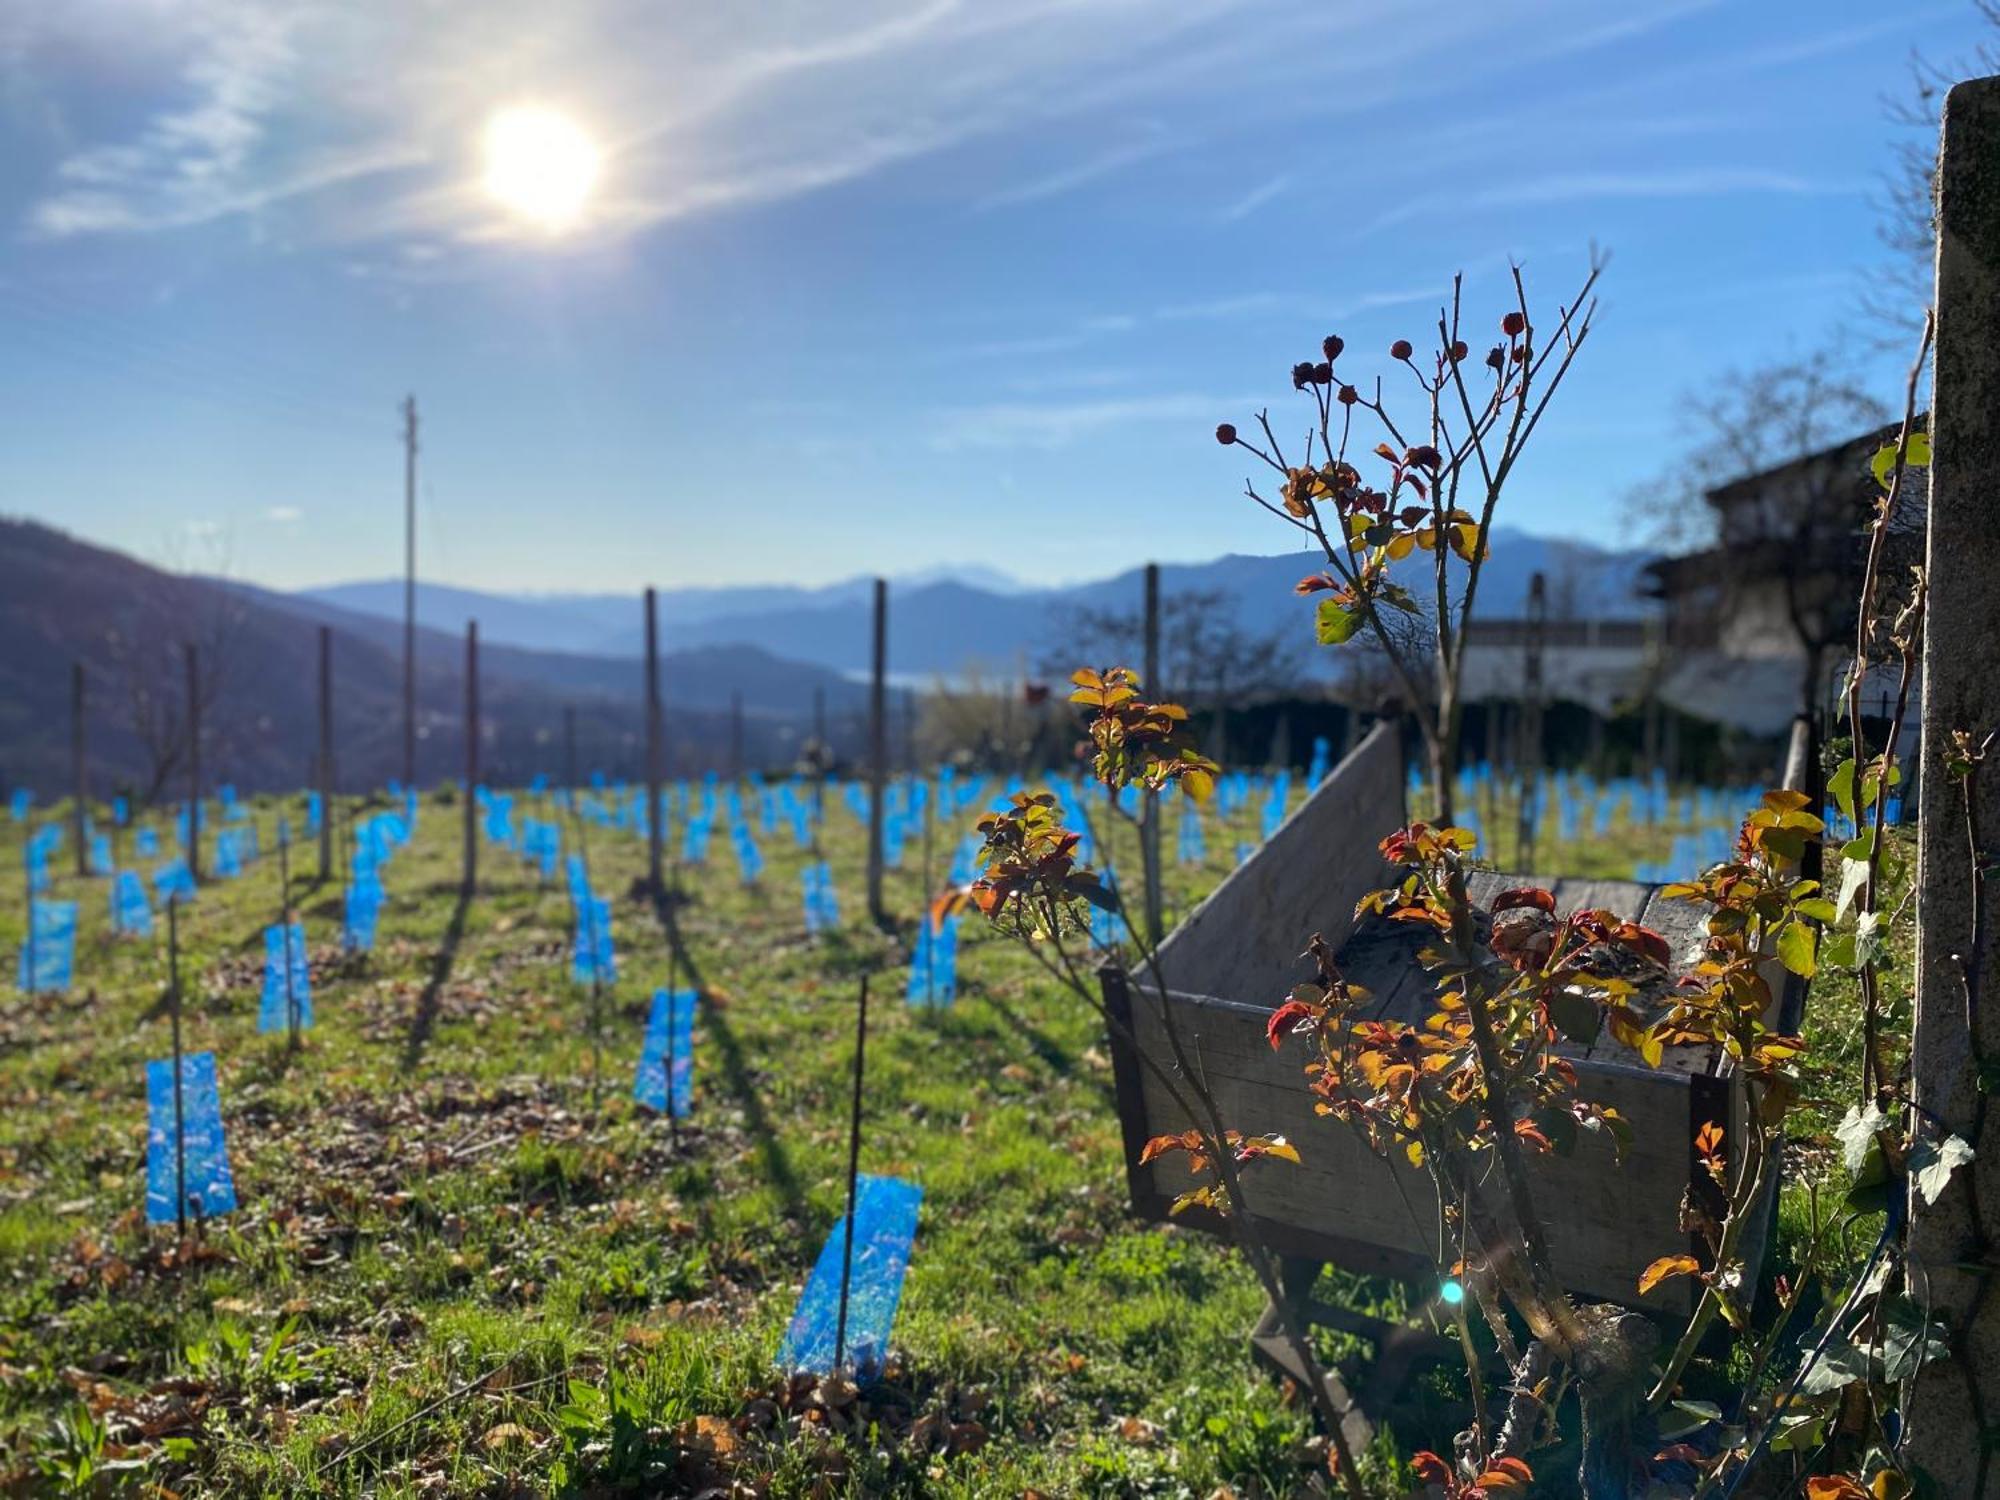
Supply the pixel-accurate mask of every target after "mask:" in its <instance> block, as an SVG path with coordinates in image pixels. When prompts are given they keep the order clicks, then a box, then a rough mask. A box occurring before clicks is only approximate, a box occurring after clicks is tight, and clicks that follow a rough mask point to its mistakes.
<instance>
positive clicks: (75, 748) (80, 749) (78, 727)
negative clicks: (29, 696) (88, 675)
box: [69, 661, 90, 876]
mask: <svg viewBox="0 0 2000 1500" xmlns="http://www.w3.org/2000/svg"><path fill="white" fill-rule="evenodd" d="M69 744H70V757H71V759H72V760H73V761H74V762H75V770H76V806H75V808H74V810H73V812H72V821H73V822H74V824H75V828H76V873H77V874H78V875H79V876H83V875H88V874H89V873H90V851H89V850H88V849H87V848H85V847H84V845H85V842H86V840H85V831H86V830H87V829H88V827H89V826H90V818H89V806H90V772H89V770H88V766H87V762H86V760H85V755H84V740H83V663H82V662H80V661H79V662H72V663H71V664H70V669H69Z"/></svg>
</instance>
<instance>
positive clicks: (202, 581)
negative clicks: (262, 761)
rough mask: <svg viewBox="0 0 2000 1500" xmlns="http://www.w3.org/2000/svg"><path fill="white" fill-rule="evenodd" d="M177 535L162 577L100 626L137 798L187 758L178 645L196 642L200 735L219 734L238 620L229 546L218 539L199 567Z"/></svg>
mask: <svg viewBox="0 0 2000 1500" xmlns="http://www.w3.org/2000/svg"><path fill="white" fill-rule="evenodd" d="M189 540H193V539H192V538H190V539H189ZM192 560H193V559H192V558H191V556H190V553H189V549H188V547H187V546H186V545H184V544H183V543H182V542H180V541H170V542H169V543H168V544H167V545H166V546H165V547H164V548H163V549H162V555H161V568H162V577H161V579H160V580H159V582H158V585H157V587H154V588H152V589H151V590H150V591H149V593H148V594H147V596H146V597H144V598H140V599H132V600H128V601H127V607H126V608H125V609H123V610H120V611H118V612H117V613H116V614H114V616H113V621H112V624H111V625H110V626H108V627H107V629H106V631H105V642H104V644H105V654H106V657H107V658H108V661H109V666H110V675H111V678H112V681H113V682H114V683H115V684H116V685H117V691H118V692H119V694H120V696H121V697H122V699H123V702H124V713H125V718H126V722H127V724H128V726H129V727H130V729H131V731H132V735H133V738H134V740H135V741H136V742H137V743H138V746H139V749H140V753H141V755H142V757H143V759H144V763H145V771H144V775H143V779H142V780H141V781H140V783H139V784H138V785H137V786H136V787H135V788H134V790H135V791H136V793H137V794H138V797H139V800H140V801H141V802H143V803H147V804H151V803H154V802H157V801H158V800H159V799H160V798H161V796H163V795H164V794H166V792H167V791H168V789H169V788H170V787H171V786H172V785H173V782H174V778H175V777H176V776H177V775H178V774H179V773H180V772H181V771H182V770H183V769H184V768H185V767H186V765H187V749H188V745H187V708H188V704H187V687H186V676H185V673H184V671H183V668H182V647H183V646H185V645H188V644H192V645H193V646H194V647H195V652H196V661H197V670H196V677H195V695H196V697H197V699H198V700H199V706H200V711H201V720H202V724H203V726H204V728H205V730H206V734H205V736H204V737H205V738H210V737H215V736H217V735H221V734H225V733H226V731H225V730H224V728H223V726H222V723H221V715H220V713H219V709H220V706H221V703H222V698H223V689H224V686H225V684H226V683H227V681H228V677H229V672H230V667H231V662H232V657H233V652H232V647H233V645H234V643H235V639H236V637H237V635H238V632H239V630H240V628H241V626H242V622H243V616H244V609H243V603H242V601H241V600H240V599H239V598H238V597H237V596H236V594H235V593H234V592H233V591H232V590H231V589H230V588H229V586H228V584H227V583H226V582H224V581H222V580H226V579H227V577H228V570H229V552H228V546H227V543H226V541H220V540H218V541H217V542H216V544H215V545H214V547H213V548H212V549H210V551H209V553H208V566H207V567H206V568H205V569H203V570H202V571H201V572H196V571H194V570H193V569H191V568H190V567H189V564H190V562H191V561H192Z"/></svg>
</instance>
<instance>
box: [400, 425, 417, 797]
mask: <svg viewBox="0 0 2000 1500" xmlns="http://www.w3.org/2000/svg"><path fill="white" fill-rule="evenodd" d="M416 784H417V398H416V397H415V396H405V397H404V398H403V788H404V790H405V791H408V790H409V789H410V788H412V787H414V786H415V785H416Z"/></svg>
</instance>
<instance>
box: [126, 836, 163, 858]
mask: <svg viewBox="0 0 2000 1500" xmlns="http://www.w3.org/2000/svg"><path fill="white" fill-rule="evenodd" d="M132 852H133V853H134V854H135V855H137V856H138V857H139V858H140V859H158V858H159V857H160V835H159V834H158V833H157V832H155V831H154V830H153V829H151V828H141V829H140V830H139V831H138V832H137V833H135V834H133V835H132Z"/></svg>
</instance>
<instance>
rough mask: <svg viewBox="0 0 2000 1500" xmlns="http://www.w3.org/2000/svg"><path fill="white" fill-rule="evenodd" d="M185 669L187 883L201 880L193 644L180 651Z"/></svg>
mask: <svg viewBox="0 0 2000 1500" xmlns="http://www.w3.org/2000/svg"><path fill="white" fill-rule="evenodd" d="M181 657H182V661H183V663H184V664H185V666H186V668H187V746H188V806H187V814H188V815H187V867H188V875H189V877H190V878H191V879H194V880H200V879H201V679H200V677H199V675H198V670H199V665H198V660H197V657H196V653H195V648H194V643H193V642H192V641H190V642H188V643H187V644H186V645H184V646H183V647H182V648H181Z"/></svg>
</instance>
